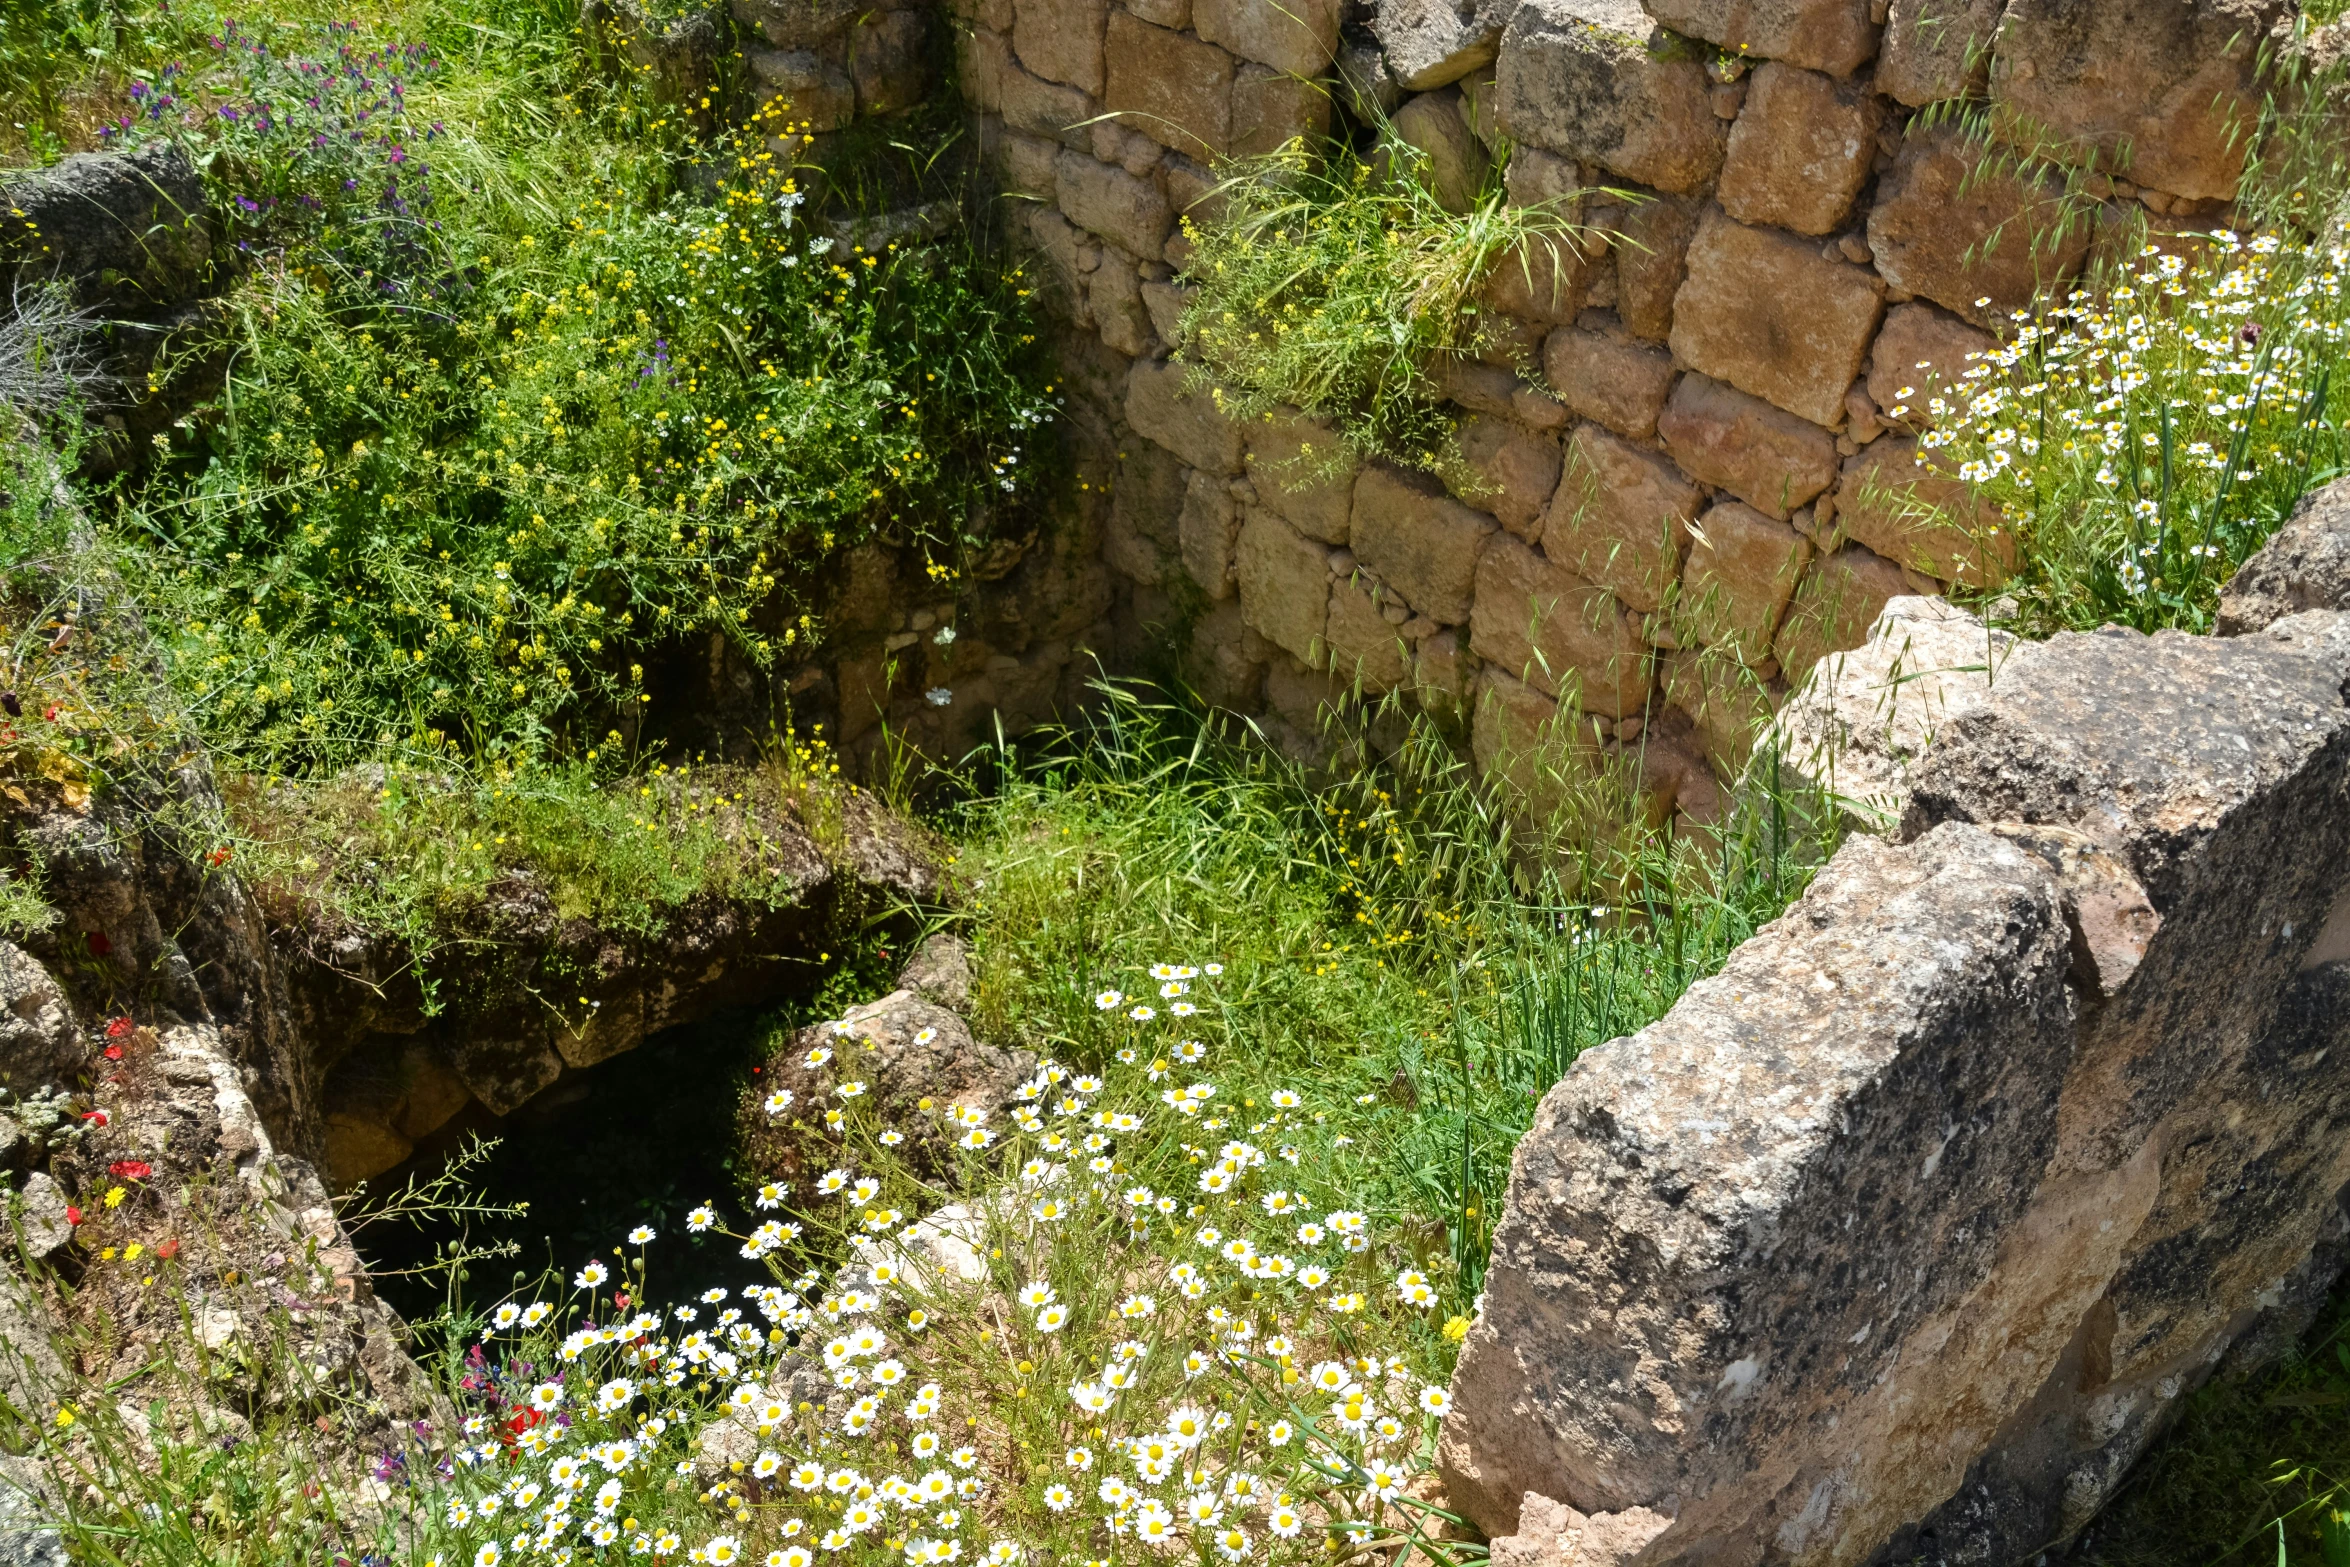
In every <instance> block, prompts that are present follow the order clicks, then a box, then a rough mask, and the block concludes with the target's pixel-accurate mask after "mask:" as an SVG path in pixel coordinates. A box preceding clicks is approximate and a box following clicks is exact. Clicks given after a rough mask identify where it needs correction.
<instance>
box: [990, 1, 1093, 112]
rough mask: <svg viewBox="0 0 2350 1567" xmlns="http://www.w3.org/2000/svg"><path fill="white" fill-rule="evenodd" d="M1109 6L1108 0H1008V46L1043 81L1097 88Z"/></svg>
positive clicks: (1089, 90)
mask: <svg viewBox="0 0 2350 1567" xmlns="http://www.w3.org/2000/svg"><path fill="white" fill-rule="evenodd" d="M1109 12H1110V7H1109V0H1012V15H1013V22H1012V52H1013V53H1014V54H1016V55H1018V56H1019V57H1020V64H1021V65H1022V66H1023V67H1025V68H1026V69H1027V70H1028V71H1029V72H1031V73H1032V74H1034V75H1037V76H1041V77H1043V78H1044V79H1045V80H1046V81H1048V82H1060V83H1061V84H1063V85H1064V86H1068V87H1074V88H1076V89H1077V90H1078V91H1079V92H1083V93H1093V94H1099V93H1100V92H1101V90H1102V29H1103V26H1104V24H1105V22H1106V21H1107V20H1108V17H1109Z"/></svg>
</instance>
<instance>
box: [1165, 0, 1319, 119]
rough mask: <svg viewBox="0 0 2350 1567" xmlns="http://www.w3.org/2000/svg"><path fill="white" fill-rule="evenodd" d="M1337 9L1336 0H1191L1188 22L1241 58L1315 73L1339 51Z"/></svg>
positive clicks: (1285, 69) (1288, 70)
mask: <svg viewBox="0 0 2350 1567" xmlns="http://www.w3.org/2000/svg"><path fill="white" fill-rule="evenodd" d="M1338 10H1339V5H1338V0H1278V3H1274V0H1192V7H1191V25H1192V26H1193V27H1194V28H1195V29H1197V30H1198V32H1199V35H1200V36H1201V37H1202V38H1205V39H1206V40H1207V41H1208V42H1209V43H1212V44H1220V45H1222V46H1223V47H1224V48H1225V49H1226V50H1228V51H1230V52H1231V53H1233V54H1236V55H1238V56H1240V58H1242V59H1243V60H1254V61H1256V62H1257V63H1258V64H1260V65H1269V66H1271V67H1272V68H1273V69H1274V70H1276V71H1280V72H1284V73H1286V74H1288V75H1292V76H1305V77H1313V76H1319V75H1321V74H1322V73H1323V72H1324V71H1326V70H1328V69H1329V68H1330V62H1331V60H1332V59H1333V58H1335V57H1336V55H1337V52H1338ZM1325 101H1327V100H1325Z"/></svg>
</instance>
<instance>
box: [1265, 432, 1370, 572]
mask: <svg viewBox="0 0 2350 1567" xmlns="http://www.w3.org/2000/svg"><path fill="white" fill-rule="evenodd" d="M1242 434H1243V436H1244V437H1245V438H1246V441H1247V444H1248V454H1247V461H1248V474H1249V478H1250V480H1251V482H1252V483H1254V485H1255V486H1256V492H1257V501H1258V503H1259V504H1260V505H1263V506H1267V507H1270V508H1271V509H1272V510H1274V511H1276V512H1279V513H1280V514H1281V515H1282V516H1283V517H1286V518H1288V519H1289V521H1290V523H1291V524H1292V525H1293V526H1295V527H1296V529H1297V531H1298V532H1300V533H1302V534H1304V535H1305V536H1306V537H1307V538H1309V539H1320V540H1321V541H1322V542H1323V543H1324V544H1344V543H1345V542H1346V534H1347V526H1348V523H1349V520H1350V519H1351V518H1352V516H1353V513H1354V486H1355V470H1356V469H1357V468H1358V467H1359V466H1360V464H1359V463H1358V461H1357V460H1356V458H1355V457H1354V455H1353V454H1352V453H1350V452H1349V451H1348V450H1347V449H1346V447H1345V445H1344V443H1343V442H1341V441H1340V440H1339V438H1338V431H1337V430H1336V429H1335V428H1333V427H1332V426H1331V425H1330V424H1329V423H1328V422H1327V421H1325V420H1320V419H1309V418H1307V417H1306V416H1305V415H1303V414H1294V413H1292V414H1282V413H1273V414H1268V415H1267V416H1266V417H1264V418H1262V419H1256V420H1252V421H1250V422H1249V424H1248V425H1247V426H1245V427H1244V429H1243V430H1242Z"/></svg>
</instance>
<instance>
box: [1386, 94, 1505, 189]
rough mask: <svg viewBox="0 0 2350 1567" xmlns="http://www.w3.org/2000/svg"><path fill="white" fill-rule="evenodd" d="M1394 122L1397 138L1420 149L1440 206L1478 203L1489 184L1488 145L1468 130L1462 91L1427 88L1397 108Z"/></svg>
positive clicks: (1423, 173) (1424, 178)
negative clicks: (1425, 91) (1487, 178)
mask: <svg viewBox="0 0 2350 1567" xmlns="http://www.w3.org/2000/svg"><path fill="white" fill-rule="evenodd" d="M1392 123H1393V125H1394V127H1395V134H1396V139H1397V140H1399V141H1401V142H1403V143H1404V145H1406V146H1408V147H1411V148H1413V149H1414V150H1416V151H1417V152H1418V153H1419V155H1420V161H1419V167H1418V169H1417V171H1416V173H1417V177H1418V178H1419V179H1420V181H1421V183H1423V184H1424V185H1426V186H1427V188H1428V189H1429V191H1430V192H1431V193H1433V194H1434V195H1435V197H1436V203H1437V205H1438V206H1440V207H1442V208H1444V210H1445V211H1447V212H1456V213H1457V212H1466V211H1468V210H1469V209H1470V208H1471V207H1473V206H1475V205H1476V203H1477V193H1478V191H1480V190H1481V189H1483V188H1484V185H1485V176H1486V172H1487V164H1486V158H1485V149H1484V148H1483V147H1481V146H1479V145H1478V142H1477V138H1476V137H1475V136H1473V135H1471V134H1470V132H1469V122H1468V120H1467V119H1466V118H1464V117H1463V115H1462V114H1461V100H1460V94H1459V92H1458V91H1456V90H1455V89H1453V88H1449V87H1447V88H1444V89H1442V90H1441V91H1438V92H1432V93H1422V94H1420V95H1419V96H1418V97H1416V98H1413V99H1411V100H1410V101H1409V102H1407V103H1405V104H1404V106H1403V107H1402V108H1400V109H1398V110H1397V111H1396V112H1395V118H1394V120H1393V122H1392Z"/></svg>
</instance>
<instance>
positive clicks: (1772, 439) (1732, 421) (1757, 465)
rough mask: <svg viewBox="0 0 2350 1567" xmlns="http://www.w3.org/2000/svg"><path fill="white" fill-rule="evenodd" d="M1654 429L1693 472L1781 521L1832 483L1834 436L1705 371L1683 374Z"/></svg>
mask: <svg viewBox="0 0 2350 1567" xmlns="http://www.w3.org/2000/svg"><path fill="white" fill-rule="evenodd" d="M1656 428H1657V433H1658V434H1659V435H1661V436H1663V437H1664V441H1665V448H1666V450H1668V451H1670V452H1671V453H1672V454H1673V460H1674V461H1675V462H1677V463H1679V464H1680V465H1681V467H1682V470H1683V471H1684V472H1686V473H1688V474H1689V475H1690V476H1691V477H1692V478H1695V479H1697V480H1700V481H1701V482H1703V483H1706V484H1710V485H1713V486H1715V487H1716V488H1718V489H1724V490H1728V491H1729V492H1730V493H1731V494H1732V495H1735V496H1737V497H1738V498H1739V499H1740V500H1742V501H1744V502H1746V504H1747V505H1749V506H1752V507H1753V508H1755V510H1757V511H1760V512H1762V513H1764V514H1765V515H1767V516H1772V517H1777V518H1779V519H1780V520H1781V521H1784V520H1786V519H1787V518H1788V517H1790V516H1792V515H1793V514H1794V512H1795V508H1796V507H1798V506H1801V505H1803V504H1804V503H1805V502H1806V501H1809V500H1811V499H1812V498H1813V497H1814V496H1816V495H1818V494H1819V493H1820V492H1821V491H1823V490H1825V489H1826V488H1827V487H1828V486H1829V485H1831V484H1833V483H1835V482H1836V438H1835V437H1834V436H1832V435H1830V434H1829V433H1828V432H1827V431H1825V430H1823V429H1821V428H1820V427H1819V426H1818V425H1816V424H1812V423H1809V422H1808V421H1805V420H1802V419H1798V418H1797V417H1796V416H1795V415H1793V414H1791V413H1788V412H1786V411H1785V410H1783V409H1779V408H1774V407H1772V406H1771V405H1770V404H1769V403H1766V402H1764V401H1763V400H1762V399H1761V398H1759V397H1750V396H1748V395H1747V394H1746V393H1744V392H1741V391H1739V390H1738V389H1737V388H1736V387H1733V386H1725V385H1724V384H1722V383H1721V382H1719V381H1715V380H1712V379H1709V378H1708V377H1706V376H1702V375H1685V376H1683V377H1681V380H1680V382H1679V384H1678V385H1676V386H1675V387H1674V388H1673V395H1672V397H1671V399H1670V400H1669V401H1667V402H1666V404H1665V411H1664V412H1663V413H1662V414H1660V415H1658V417H1657V421H1656Z"/></svg>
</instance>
